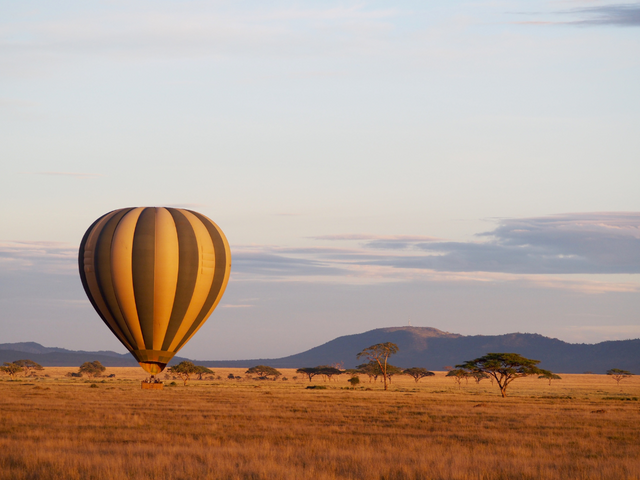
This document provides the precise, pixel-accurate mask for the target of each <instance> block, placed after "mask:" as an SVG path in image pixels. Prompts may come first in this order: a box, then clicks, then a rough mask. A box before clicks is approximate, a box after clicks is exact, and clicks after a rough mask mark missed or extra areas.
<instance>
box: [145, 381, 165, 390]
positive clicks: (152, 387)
mask: <svg viewBox="0 0 640 480" xmlns="http://www.w3.org/2000/svg"><path fill="white" fill-rule="evenodd" d="M163 388H164V383H148V382H142V390H162V389H163Z"/></svg>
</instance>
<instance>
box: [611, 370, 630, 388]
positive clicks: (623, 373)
mask: <svg viewBox="0 0 640 480" xmlns="http://www.w3.org/2000/svg"><path fill="white" fill-rule="evenodd" d="M607 375H610V376H611V377H613V379H614V380H615V381H616V384H617V385H618V386H619V385H620V380H624V379H625V378H629V377H631V376H633V373H631V372H628V371H627V370H621V369H619V368H612V369H611V370H607Z"/></svg>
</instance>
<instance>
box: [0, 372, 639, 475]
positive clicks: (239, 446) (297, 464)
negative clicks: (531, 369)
mask: <svg viewBox="0 0 640 480" xmlns="http://www.w3.org/2000/svg"><path fill="white" fill-rule="evenodd" d="M70 370H72V369H70V368H66V369H63V368H47V369H46V370H45V372H43V373H46V374H48V375H49V377H47V378H39V379H37V380H33V379H25V378H23V379H21V380H20V381H16V382H12V381H9V380H8V379H6V377H5V379H4V380H3V381H0V479H12V480H13V479H16V480H20V479H121V478H131V479H134V478H135V479H185V480H186V479H197V478H211V479H304V478H313V479H336V478H340V479H342V478H349V479H367V480H369V479H386V480H392V479H393V480H400V479H447V480H449V479H454V480H463V479H464V480H468V479H474V480H494V479H496V480H497V479H612V480H613V479H615V480H622V479H640V401H638V400H637V399H638V398H640V379H638V378H632V379H628V380H626V381H624V382H622V383H621V387H618V386H616V383H615V382H614V381H613V380H612V379H611V378H609V377H607V376H604V375H562V380H560V381H554V382H552V385H551V386H549V385H548V384H547V382H546V381H543V380H538V379H534V378H528V379H520V380H517V381H516V382H514V383H513V384H512V386H511V387H510V390H509V393H510V397H508V398H506V399H503V398H501V397H500V395H499V391H498V389H497V388H496V387H495V386H492V385H491V383H490V382H489V381H487V380H484V381H483V382H482V383H480V384H479V385H476V384H475V383H474V382H473V381H471V382H469V383H468V384H467V385H465V384H464V383H463V384H462V387H461V388H460V389H458V387H457V386H455V384H454V382H453V381H452V380H451V379H448V378H445V377H444V373H442V372H439V373H438V374H437V375H436V376H435V377H431V378H428V379H423V380H421V381H420V382H419V383H417V384H416V383H415V382H414V381H413V379H411V378H407V377H404V378H402V379H400V378H394V380H393V383H392V385H391V388H390V391H388V392H383V391H382V388H381V385H380V383H377V384H369V383H367V381H366V377H365V378H363V379H362V380H363V383H362V385H361V388H358V389H356V390H349V389H346V388H347V387H348V386H349V385H348V383H347V382H346V377H344V376H343V377H340V378H339V379H338V381H335V382H334V381H332V382H323V381H322V380H321V379H317V380H316V379H314V382H312V383H311V385H316V386H320V387H327V388H326V389H321V388H318V389H307V388H306V387H307V386H309V385H310V384H309V382H308V381H307V380H304V379H303V378H302V377H299V378H298V379H297V380H292V377H293V376H295V373H294V372H293V371H287V370H284V371H283V372H284V374H285V376H287V377H288V378H289V380H288V381H282V380H278V381H276V382H274V381H257V380H249V379H242V380H228V379H227V378H226V376H227V375H228V374H229V373H230V372H231V373H234V374H236V375H240V376H242V375H243V373H242V370H233V369H216V375H219V376H220V377H222V378H221V379H218V380H205V381H191V382H190V383H189V386H187V387H184V386H182V382H181V381H180V380H179V379H177V380H176V383H177V386H174V387H168V388H165V389H164V390H162V391H153V390H141V389H140V384H139V381H140V380H141V379H142V378H143V377H144V372H142V370H140V369H126V368H109V369H107V372H106V373H107V374H109V373H115V374H116V377H115V378H112V379H105V380H104V382H103V380H102V379H98V380H96V381H93V380H91V381H87V380H85V379H68V378H66V377H64V373H66V372H67V371H70ZM95 382H97V383H95ZM169 382H171V379H170V380H169ZM92 385H95V386H92Z"/></svg>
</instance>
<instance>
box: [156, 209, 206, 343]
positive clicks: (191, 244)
mask: <svg viewBox="0 0 640 480" xmlns="http://www.w3.org/2000/svg"><path fill="white" fill-rule="evenodd" d="M167 210H169V213H171V216H172V217H173V221H174V222H175V224H176V230H177V232H178V249H179V257H178V284H177V286H176V297H175V300H174V302H173V309H172V311H171V319H170V320H169V327H168V328H167V334H166V335H165V337H164V342H163V344H162V349H163V350H168V349H169V346H170V345H171V342H173V339H174V337H175V336H176V333H178V329H179V328H180V324H182V321H183V320H184V315H185V313H187V309H188V308H189V304H190V303H191V299H192V298H193V290H194V288H195V286H196V279H197V278H198V266H199V255H198V241H197V240H196V234H195V232H194V231H193V227H192V226H191V223H189V220H187V217H185V216H184V214H183V213H182V212H180V211H179V210H177V209H175V208H167Z"/></svg>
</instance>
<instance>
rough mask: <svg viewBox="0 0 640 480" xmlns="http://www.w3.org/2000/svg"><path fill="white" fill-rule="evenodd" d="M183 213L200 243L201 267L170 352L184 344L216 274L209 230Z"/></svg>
mask: <svg viewBox="0 0 640 480" xmlns="http://www.w3.org/2000/svg"><path fill="white" fill-rule="evenodd" d="M182 213H183V214H184V216H185V217H186V218H187V220H189V223H190V224H191V227H192V228H193V231H194V233H195V235H196V240H197V242H198V255H199V262H198V264H199V267H198V277H197V279H196V284H195V287H194V289H193V295H192V296H191V302H190V303H189V308H188V309H187V313H185V315H184V320H183V321H182V324H181V325H180V327H179V328H178V332H177V333H176V335H175V337H174V338H173V342H171V345H170V346H169V351H174V350H175V349H176V348H177V347H178V345H179V344H180V343H181V342H182V339H183V337H184V336H185V335H186V334H187V332H188V331H189V329H190V328H191V325H193V322H194V321H195V320H196V318H197V317H198V314H199V313H200V310H202V306H203V305H204V302H205V301H206V300H207V296H208V295H209V291H210V290H211V284H212V283H213V275H214V273H215V250H214V248H213V241H212V240H211V237H210V236H209V232H208V231H207V228H206V227H205V226H204V225H203V224H202V222H201V221H200V220H199V219H198V218H197V217H196V216H195V215H193V214H192V213H191V212H189V211H187V210H182Z"/></svg>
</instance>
